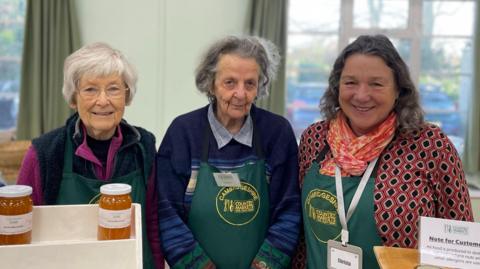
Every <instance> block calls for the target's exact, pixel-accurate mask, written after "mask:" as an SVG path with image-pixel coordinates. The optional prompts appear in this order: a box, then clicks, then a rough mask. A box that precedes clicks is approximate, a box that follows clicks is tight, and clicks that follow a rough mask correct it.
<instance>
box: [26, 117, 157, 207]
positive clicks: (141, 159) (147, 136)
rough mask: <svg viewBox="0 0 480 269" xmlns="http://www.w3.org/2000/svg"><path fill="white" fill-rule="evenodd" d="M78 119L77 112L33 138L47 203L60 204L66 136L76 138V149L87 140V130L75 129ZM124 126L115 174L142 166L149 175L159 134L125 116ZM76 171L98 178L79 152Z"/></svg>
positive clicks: (75, 166)
mask: <svg viewBox="0 0 480 269" xmlns="http://www.w3.org/2000/svg"><path fill="white" fill-rule="evenodd" d="M77 121H78V114H77V113H75V114H74V115H72V116H71V117H70V118H69V119H68V120H67V122H66V124H65V126H63V127H60V128H58V129H55V130H53V131H51V132H48V133H46V134H44V135H42V136H40V137H38V138H36V139H33V140H32V145H33V146H34V148H35V151H36V153H37V158H38V161H39V166H40V177H41V181H42V193H43V199H44V201H45V204H47V205H53V204H56V201H57V196H58V192H59V190H60V183H61V180H62V177H63V165H64V152H65V142H66V139H72V142H73V152H75V151H76V149H77V148H78V146H80V145H81V143H82V142H83V132H82V131H77V132H75V130H76V125H77ZM120 126H121V128H122V135H123V141H122V145H121V146H120V148H119V149H118V152H117V154H116V155H115V159H114V168H113V174H112V178H116V177H120V176H124V175H127V174H129V173H131V172H133V171H135V170H138V169H141V170H143V174H144V177H145V178H146V179H148V176H149V175H150V172H151V168H152V163H153V160H154V158H155V137H154V136H153V134H151V133H150V132H148V131H146V130H145V129H143V128H140V127H134V126H131V125H129V124H128V123H127V122H126V121H124V120H122V121H121V122H120ZM67 136H68V137H67ZM140 144H141V145H143V148H144V149H145V154H142V151H141V149H140V146H139V145H140ZM73 172H74V173H77V174H80V175H82V176H85V177H88V178H97V177H96V175H95V172H94V167H93V164H92V163H91V162H89V161H87V160H85V159H83V158H81V157H79V156H76V155H75V154H74V156H73ZM146 185H147V182H145V186H146Z"/></svg>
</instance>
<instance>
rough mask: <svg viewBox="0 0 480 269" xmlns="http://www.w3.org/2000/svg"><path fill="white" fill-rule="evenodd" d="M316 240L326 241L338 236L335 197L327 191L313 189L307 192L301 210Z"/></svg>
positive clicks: (339, 229) (339, 230)
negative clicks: (302, 209)
mask: <svg viewBox="0 0 480 269" xmlns="http://www.w3.org/2000/svg"><path fill="white" fill-rule="evenodd" d="M303 213H304V214H305V216H306V219H307V222H308V224H309V225H308V226H309V227H310V229H311V230H312V232H313V234H314V235H315V237H316V238H317V240H319V241H321V242H322V243H327V241H328V240H330V239H336V238H338V237H339V236H340V233H341V228H340V226H339V219H338V213H337V197H336V196H335V195H333V194H331V193H330V192H328V191H325V190H320V189H313V190H311V191H310V192H309V193H308V196H307V199H306V200H305V208H304V212H303Z"/></svg>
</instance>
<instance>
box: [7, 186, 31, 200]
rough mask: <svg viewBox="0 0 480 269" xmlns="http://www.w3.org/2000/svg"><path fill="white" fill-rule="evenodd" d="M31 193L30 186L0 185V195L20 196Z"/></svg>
mask: <svg viewBox="0 0 480 269" xmlns="http://www.w3.org/2000/svg"><path fill="white" fill-rule="evenodd" d="M30 194H32V187H30V186H26V185H7V186H3V187H0V197H22V196H27V195H30Z"/></svg>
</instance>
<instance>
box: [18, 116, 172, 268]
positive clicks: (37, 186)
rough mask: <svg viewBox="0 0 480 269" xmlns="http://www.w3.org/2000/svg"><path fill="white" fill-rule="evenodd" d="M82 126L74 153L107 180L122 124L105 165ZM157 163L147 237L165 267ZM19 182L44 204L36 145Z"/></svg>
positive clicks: (150, 184)
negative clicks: (88, 140) (156, 187)
mask: <svg viewBox="0 0 480 269" xmlns="http://www.w3.org/2000/svg"><path fill="white" fill-rule="evenodd" d="M82 129H83V134H84V136H83V137H84V138H83V142H82V144H81V145H80V146H79V147H78V148H77V150H76V151H75V155H76V156H79V157H81V158H83V159H85V160H87V161H90V162H92V163H93V164H94V167H95V174H96V175H97V177H98V179H100V180H104V181H108V179H109V178H110V177H111V176H112V172H113V171H112V169H113V165H114V162H113V161H114V159H115V155H116V154H117V151H118V149H119V148H120V146H121V145H122V141H123V136H122V131H121V128H120V126H119V128H117V136H113V137H112V142H111V144H110V148H109V150H108V157H107V162H106V167H104V166H102V163H101V162H100V161H99V160H98V158H97V157H96V156H95V154H93V151H92V149H90V147H88V145H87V138H86V137H87V135H86V130H85V127H84V126H83V125H82ZM155 174H156V172H155V165H154V166H152V171H151V173H150V176H149V178H148V183H147V194H146V206H145V214H146V216H145V218H146V225H147V237H148V240H149V242H150V248H151V250H152V253H153V256H154V259H155V265H156V268H164V259H163V254H162V252H161V250H160V240H159V232H158V210H157V207H158V204H157V199H158V198H157V193H156V191H155V178H154V176H155ZM17 184H21V185H28V186H31V187H32V188H33V192H32V200H33V204H35V205H43V204H45V203H44V201H43V195H42V181H41V177H40V165H39V162H38V158H37V152H36V150H35V148H34V147H33V145H32V146H30V148H29V149H28V151H27V153H26V154H25V157H24V158H23V162H22V167H21V168H20V172H19V174H18V180H17Z"/></svg>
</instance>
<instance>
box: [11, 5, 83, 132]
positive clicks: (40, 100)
mask: <svg viewBox="0 0 480 269" xmlns="http://www.w3.org/2000/svg"><path fill="white" fill-rule="evenodd" d="M79 45H80V34H79V30H78V22H77V17H76V11H75V7H74V3H73V0H28V2H27V14H26V19H25V35H24V45H23V56H22V69H21V70H22V71H21V83H20V106H19V108H20V109H19V114H18V119H17V138H18V139H32V138H34V137H37V136H39V135H41V134H43V133H45V132H48V131H50V130H52V129H54V128H56V127H59V126H61V125H63V124H65V120H66V119H67V117H68V116H69V115H70V114H71V110H70V108H69V106H68V104H67V103H66V102H65V100H64V99H63V95H62V84H63V61H64V60H65V57H67V56H68V55H70V54H71V53H72V52H73V51H74V50H75V49H77V48H79Z"/></svg>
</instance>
